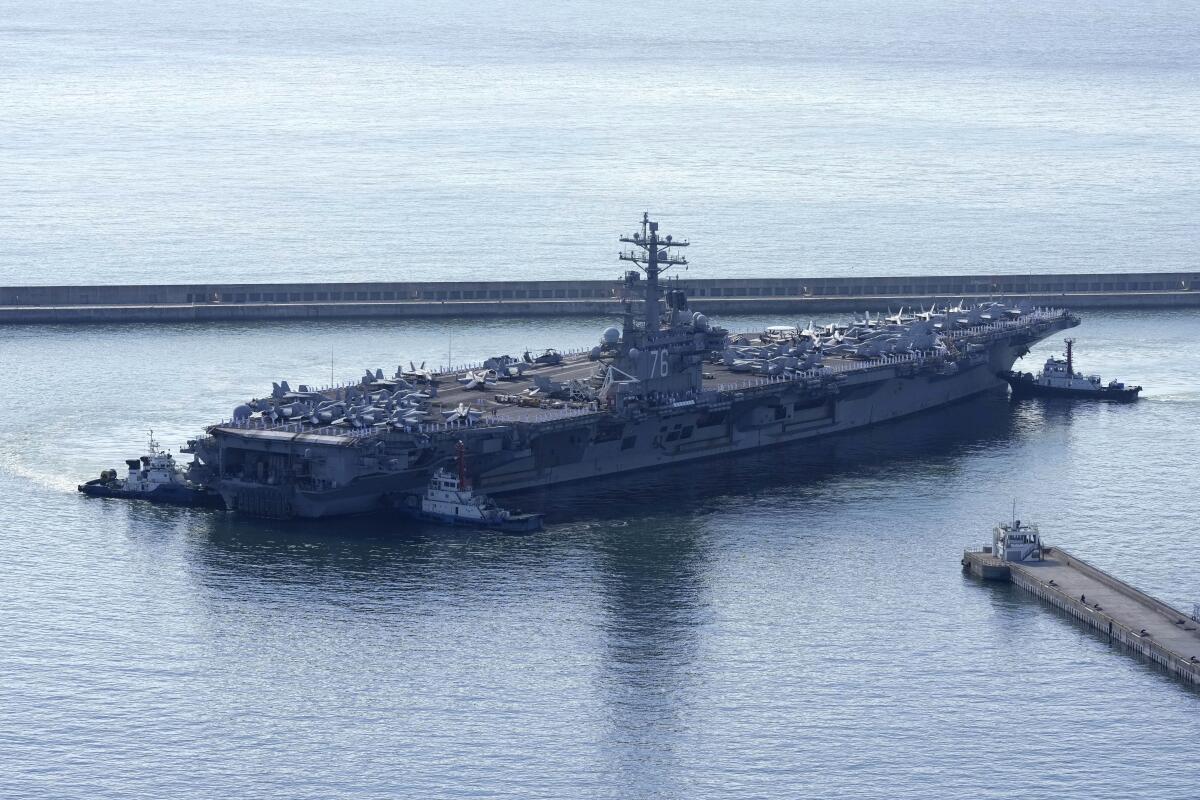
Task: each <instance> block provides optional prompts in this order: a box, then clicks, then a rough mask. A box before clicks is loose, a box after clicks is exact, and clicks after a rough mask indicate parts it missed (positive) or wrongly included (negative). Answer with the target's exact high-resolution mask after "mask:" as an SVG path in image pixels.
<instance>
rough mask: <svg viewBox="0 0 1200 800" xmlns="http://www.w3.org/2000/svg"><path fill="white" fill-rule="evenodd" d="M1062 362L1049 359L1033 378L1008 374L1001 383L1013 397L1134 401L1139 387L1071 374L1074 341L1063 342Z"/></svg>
mask: <svg viewBox="0 0 1200 800" xmlns="http://www.w3.org/2000/svg"><path fill="white" fill-rule="evenodd" d="M1066 344H1067V353H1066V356H1067V357H1066V358H1058V357H1056V356H1051V357H1050V358H1048V359H1046V365H1045V366H1044V367H1042V371H1041V373H1039V374H1038V375H1037V376H1036V377H1035V376H1034V375H1033V374H1032V373H1029V372H1015V371H1013V372H1009V373H1007V374H1006V375H1005V380H1007V381H1008V384H1009V386H1011V387H1012V391H1013V397H1079V398H1084V399H1092V400H1119V401H1123V402H1128V401H1131V400H1136V399H1137V397H1138V393H1140V392H1141V391H1142V387H1141V386H1126V385H1125V384H1123V383H1121V382H1120V381H1109V382H1108V384H1107V385H1105V384H1103V383H1101V382H1100V376H1099V375H1086V376H1085V375H1083V374H1082V373H1080V372H1076V371H1075V357H1074V352H1073V349H1072V348H1073V347H1074V345H1075V340H1074V339H1067V340H1066Z"/></svg>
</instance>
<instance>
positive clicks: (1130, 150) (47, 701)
mask: <svg viewBox="0 0 1200 800" xmlns="http://www.w3.org/2000/svg"><path fill="white" fill-rule="evenodd" d="M1198 20H1200V15H1198V14H1197V12H1196V11H1195V9H1194V8H1191V7H1189V6H1187V5H1180V4H1167V3H1141V4H1117V3H1110V2H1104V1H1103V0H1102V1H1101V2H1094V3H1055V4H1041V5H1036V4H1035V5H1031V4H1029V3H991V4H987V5H986V6H973V5H968V4H951V3H946V4H939V3H918V2H904V3H899V4H885V3H865V2H864V3H833V2H816V3H807V4H804V5H803V6H802V7H797V6H795V5H794V4H788V3H767V2H761V3H743V4H740V5H737V6H736V7H735V6H731V5H729V4H694V5H693V6H692V7H690V8H689V9H687V10H680V9H678V8H674V7H672V6H671V5H669V4H665V3H653V2H652V3H648V4H647V3H641V4H637V5H636V6H634V5H627V4H619V3H571V4H560V5H554V4H545V3H531V4H526V5H519V4H516V5H514V4H505V5H502V6H500V5H498V6H495V7H494V8H486V7H485V8H481V7H479V6H478V5H473V4H464V3H447V4H440V5H435V6H429V5H419V6H418V5H406V4H401V3H382V2H378V3H372V2H366V1H365V0H359V1H358V2H348V3H342V4H337V5H334V4H327V5H326V4H319V3H311V2H309V3H305V2H290V3H274V4H272V3H259V4H254V5H253V7H248V5H247V4H234V3H208V4H202V5H196V4H185V3H181V2H161V3H157V4H153V5H151V4H141V3H122V2H98V3H65V2H47V3H36V4H34V3H15V2H7V3H6V2H3V0H0V283H3V284H21V283H71V282H109V281H128V282H159V281H185V280H187V281H191V280H210V279H211V280H274V279H283V278H287V279H346V280H350V279H390V278H406V277H422V278H434V277H441V278H472V277H509V276H514V275H522V276H529V277H558V276H578V277H603V276H605V275H608V274H611V273H615V272H616V271H617V263H616V262H615V260H613V259H614V252H613V251H614V242H613V237H614V236H615V235H616V234H617V233H619V232H621V231H623V230H625V229H627V228H628V227H629V226H630V225H631V224H632V223H633V222H634V221H635V220H636V218H637V216H638V215H639V214H640V212H641V211H642V210H643V209H651V210H653V211H655V212H657V213H659V214H660V215H661V216H662V217H663V219H664V222H666V223H667V225H668V227H669V228H670V229H671V230H672V231H674V232H676V233H679V234H686V235H690V236H691V237H692V238H693V240H694V241H695V242H696V246H695V247H693V248H692V249H693V251H694V253H691V254H690V255H692V256H694V267H693V273H692V274H697V275H703V276H709V277H719V276H726V275H731V274H738V273H745V274H751V275H787V274H796V273H801V274H848V273H855V274H862V273H877V274H887V273H893V274H895V273H923V272H991V271H997V272H1003V271H1013V272H1020V271H1035V270H1055V271H1071V270H1077V271H1085V270H1086V271H1093V270H1095V271H1104V270H1124V269H1156V270H1168V269H1188V268H1193V267H1194V257H1195V251H1196V242H1197V233H1198V232H1200V231H1198V228H1197V226H1198V223H1197V219H1198V218H1200V215H1198V214H1197V211H1198V210H1200V208H1198V206H1200V203H1198V201H1197V193H1196V190H1195V187H1196V186H1197V185H1200V181H1198V180H1197V178H1200V174H1198V172H1200V168H1198V167H1197V164H1198V163H1200V162H1198V160H1197V154H1198V148H1197V145H1198V143H1200V134H1198V133H1197V131H1200V125H1198V124H1197V123H1198V122H1200V119H1198V114H1200V112H1198V111H1197V109H1200V102H1198V101H1200V97H1198V94H1200V83H1198V82H1197V81H1196V74H1197V65H1198V61H1200V53H1198V49H1200V44H1198V43H1200V36H1198V35H1197V34H1200V31H1198V30H1197V28H1198V27H1200V25H1198ZM748 235H754V236H761V237H763V241H761V242H755V241H751V240H750V239H749V238H748ZM723 321H724V322H726V323H727V324H728V325H729V326H730V327H732V328H734V329H753V328H758V327H761V326H762V325H764V324H767V323H768V322H779V321H787V320H775V319H771V320H766V319H741V320H723ZM606 324H607V320H603V319H573V320H560V321H549V320H535V321H520V320H488V321H480V320H471V321H468V320H462V321H437V322H434V321H427V322H412V321H405V322H400V321H396V322H372V323H369V324H368V323H357V322H338V323H320V324H273V325H255V326H245V327H241V326H234V325H211V326H175V327H166V326H155V325H143V326H111V327H89V328H67V327H62V328H59V327H26V328H8V329H2V330H0V398H3V403H2V407H3V416H4V423H3V427H2V428H0V519H2V520H3V522H4V525H3V529H4V536H3V537H0V565H2V566H3V574H4V577H3V581H2V583H0V620H2V621H3V624H0V797H4V798H10V797H11V798H43V797H71V798H74V797H79V798H83V797H86V798H118V797H120V798H124V797H183V796H187V797H203V798H227V797H255V798H294V797H297V796H314V797H347V798H363V797H513V798H528V797H547V798H551V797H554V798H558V797H594V798H631V797H638V798H641V797H647V798H651V797H661V798H675V797H745V798H756V797H776V796H780V797H829V796H839V797H847V798H849V797H864V798H875V797H904V798H928V797H947V798H960V797H976V796H977V797H1013V796H1020V797H1027V798H1043V797H1044V798H1055V800H1060V799H1061V798H1095V797H1145V798H1161V797H1189V796H1192V795H1194V794H1195V791H1196V786H1197V785H1200V766H1198V764H1200V758H1198V756H1200V747H1198V746H1197V744H1196V742H1197V741H1198V734H1200V721H1198V720H1200V717H1198V710H1200V705H1198V704H1200V695H1198V694H1197V693H1196V692H1195V691H1193V690H1190V689H1187V688H1184V687H1183V686H1181V685H1180V684H1178V683H1177V682H1175V681H1173V680H1171V679H1170V678H1168V677H1166V676H1165V675H1163V674H1162V673H1161V672H1160V671H1159V670H1158V669H1157V668H1155V667H1153V666H1151V665H1148V664H1146V663H1144V662H1143V661H1141V660H1139V659H1138V658H1136V657H1133V656H1130V655H1128V654H1125V653H1122V652H1119V651H1117V650H1114V649H1113V648H1111V647H1110V646H1109V645H1108V644H1107V643H1106V642H1105V641H1104V640H1102V639H1100V638H1099V637H1097V636H1095V635H1093V634H1092V633H1091V632H1090V631H1088V630H1086V629H1084V628H1082V627H1080V626H1079V625H1077V624H1075V623H1074V622H1073V621H1071V620H1070V619H1068V618H1066V617H1064V616H1063V615H1062V614H1060V613H1058V612H1056V611H1054V610H1053V609H1050V608H1049V607H1046V606H1044V605H1041V604H1039V603H1038V602H1037V601H1034V600H1032V599H1030V598H1028V597H1026V596H1024V595H1022V594H1020V593H1018V592H1014V591H1011V590H1009V589H1007V588H1005V587H988V586H983V585H980V584H978V583H976V582H974V581H972V580H969V579H965V578H964V577H963V576H962V575H961V572H960V568H959V564H958V558H959V554H960V552H961V549H962V548H963V547H964V546H966V545H973V544H980V543H982V542H983V541H984V540H985V539H986V538H987V537H988V536H989V531H990V528H991V525H992V524H993V523H994V522H995V521H996V520H997V519H1000V518H1004V517H1006V516H1007V514H1008V513H1009V510H1010V507H1011V503H1012V501H1013V499H1014V498H1017V499H1018V500H1019V503H1020V514H1021V516H1022V517H1024V518H1026V519H1037V520H1040V521H1041V523H1042V524H1043V527H1044V530H1045V532H1046V536H1047V538H1048V539H1049V540H1050V541H1051V542H1053V543H1058V544H1062V545H1064V546H1067V547H1069V548H1071V549H1073V550H1076V551H1078V552H1079V553H1081V554H1084V555H1085V556H1086V557H1088V558H1090V559H1092V560H1094V561H1095V562H1096V563H1098V564H1100V565H1102V566H1104V567H1107V568H1111V569H1113V570H1114V571H1116V572H1117V573H1118V574H1120V575H1121V576H1123V577H1125V578H1127V579H1128V580H1130V581H1131V582H1133V583H1134V584H1136V585H1138V586H1140V587H1142V588H1144V589H1146V590H1148V591H1150V592H1152V593H1154V594H1156V595H1158V596H1161V597H1163V598H1164V599H1166V600H1168V601H1170V602H1172V603H1174V604H1176V605H1179V606H1181V607H1183V608H1190V607H1191V603H1193V602H1200V585H1198V582H1197V577H1196V576H1197V573H1196V568H1195V565H1196V564H1197V563H1198V562H1200V538H1198V537H1197V536H1195V535H1194V532H1193V529H1194V527H1195V520H1196V519H1197V517H1198V516H1200V498H1198V497H1197V495H1196V491H1195V490H1196V483H1197V482H1196V462H1195V454H1196V453H1197V452H1200V429H1198V428H1197V426H1196V424H1195V420H1196V418H1197V416H1198V414H1200V384H1198V383H1197V381H1196V375H1197V374H1200V356H1198V355H1197V351H1196V346H1195V342H1196V341H1197V340H1198V339H1200V314H1198V313H1195V312H1190V313H1189V312H1172V313H1167V312H1163V313H1153V314H1145V313H1142V314H1134V313H1112V312H1108V313H1092V314H1088V315H1087V317H1086V321H1085V323H1084V325H1083V326H1082V327H1081V328H1079V329H1078V331H1077V332H1076V333H1077V336H1078V338H1079V340H1080V344H1079V351H1078V352H1079V359H1080V362H1081V365H1082V367H1083V368H1084V369H1087V370H1094V371H1097V372H1100V373H1101V374H1102V375H1104V376H1105V377H1106V378H1107V377H1109V376H1116V377H1121V378H1124V379H1126V380H1130V381H1134V382H1139V383H1142V384H1143V385H1145V386H1146V387H1147V391H1146V396H1145V398H1144V399H1143V400H1142V401H1141V402H1139V403H1138V404H1137V405H1135V406H1115V405H1101V406H1082V405H1081V406H1070V405H1063V404H1056V403H1041V402H1033V403H1022V404H1018V405H1012V404H1010V403H1009V402H1008V401H1007V400H1006V399H1005V398H1002V397H996V398H984V399H980V400H977V401H973V402H970V403H966V404H962V405H959V406H955V407H953V408H950V409H946V410H944V411H941V412H938V413H937V414H933V415H929V416H927V417H922V418H916V419H912V420H908V421H904V422H901V423H897V424H894V425H888V426H885V427H881V428H878V429H876V430H873V431H871V432H866V433H859V434H854V435H849V436H845V437H838V438H835V439H830V440H827V441H823V442H818V443H811V444H805V445H799V446H794V447H786V448H781V449H777V450H772V451H769V452H764V453H758V454H753V455H750V456H746V457H741V458H737V459H729V460H721V461H718V462H714V463H705V464H695V465H690V466H686V467H682V468H679V469H676V470H671V471H668V472H665V473H662V474H650V475H637V476H633V477H629V478H623V479H615V480H611V481H605V482H602V483H599V484H597V485H594V486H587V487H582V488H577V487H573V488H566V489H562V490H559V491H555V492H553V493H529V494H526V495H524V496H522V497H520V498H519V503H520V504H521V505H523V506H526V507H530V508H536V509H540V510H544V511H545V512H546V513H547V519H548V522H549V524H548V528H547V530H546V531H545V532H543V533H541V534H537V535H534V536H529V537H502V536H492V535H469V534H463V533H454V532H446V531H444V530H439V529H433V528H424V527H420V526H414V525H412V524H408V523H404V522H401V521H398V520H395V519H390V518H376V517H361V518H351V519H345V520H339V521H335V522H326V523H321V524H313V523H309V524H302V523H294V524H282V523H268V522H260V521H253V520H243V519H235V518H231V517H228V516H226V515H224V514H218V513H210V512H201V511H191V510H186V509H170V508H162V507H154V506H149V505H144V504H138V503H132V504H130V503H121V502H108V501H98V500H89V499H86V498H83V497H81V496H79V495H78V494H77V493H76V492H75V491H74V487H75V484H76V483H79V482H81V481H82V480H84V479H86V478H88V477H91V476H92V475H94V474H96V473H98V471H99V470H100V469H102V468H106V467H119V466H120V465H121V463H122V459H124V458H126V457H129V456H131V455H136V454H137V453H138V452H140V449H141V446H142V442H143V441H144V439H145V436H146V434H145V430H146V429H147V428H150V427H153V428H154V431H155V435H156V436H157V437H158V438H159V439H160V441H162V443H163V444H164V445H166V446H170V447H177V446H179V445H180V444H182V443H183V442H184V441H185V440H186V439H187V438H188V437H191V436H195V435H196V434H197V433H198V432H199V431H200V429H201V427H202V426H203V425H204V424H206V423H210V422H212V421H214V420H217V419H220V418H222V417H225V416H228V414H229V412H230V411H231V409H232V407H233V406H234V405H235V404H236V403H238V402H240V401H242V400H244V399H246V398H248V397H252V396H259V395H261V394H263V393H264V391H265V390H266V389H267V388H268V387H269V385H270V381H272V380H278V379H281V378H286V379H288V380H290V381H291V382H292V383H293V384H296V383H301V382H308V383H320V382H324V381H326V380H328V379H329V377H330V376H331V375H333V376H335V377H337V378H339V379H341V378H347V377H351V376H354V375H358V374H360V373H361V371H362V369H363V368H364V367H368V366H370V367H383V368H385V369H387V370H389V371H390V370H391V369H392V368H394V366H395V365H396V364H398V363H401V362H407V361H408V360H409V359H410V358H411V359H414V360H417V361H421V360H428V361H430V362H432V363H443V362H444V361H445V360H446V359H447V357H448V351H449V350H450V348H451V337H453V360H454V361H467V360H476V359H480V358H483V357H486V356H489V355H493V354H495V353H496V352H501V351H509V352H516V351H519V350H520V349H522V348H524V347H545V346H550V345H554V346H559V347H572V346H583V345H590V344H591V343H593V342H594V341H595V337H596V336H597V335H598V332H599V331H600V330H601V329H602V328H603V327H604V326H605V325H606ZM1060 346H1061V345H1060V343H1058V342H1048V343H1046V344H1045V345H1043V346H1041V347H1039V348H1038V349H1037V350H1036V351H1035V352H1034V354H1033V355H1031V356H1030V359H1029V361H1028V362H1027V363H1032V364H1033V365H1034V366H1036V365H1038V364H1040V362H1041V360H1042V359H1044V358H1045V356H1046V355H1048V354H1049V353H1051V352H1053V351H1055V350H1057V349H1058V348H1059V347H1060Z"/></svg>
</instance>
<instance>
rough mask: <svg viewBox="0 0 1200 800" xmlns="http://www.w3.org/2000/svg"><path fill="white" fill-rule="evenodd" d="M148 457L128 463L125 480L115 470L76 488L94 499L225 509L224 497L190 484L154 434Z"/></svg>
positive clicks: (105, 471)
mask: <svg viewBox="0 0 1200 800" xmlns="http://www.w3.org/2000/svg"><path fill="white" fill-rule="evenodd" d="M146 449H147V453H146V455H144V456H141V457H140V458H130V459H126V461H125V466H126V468H127V471H126V474H125V477H124V478H121V477H118V476H117V471H116V470H115V469H106V470H103V471H102V472H101V473H100V477H99V478H93V479H92V480H90V481H88V482H87V483H83V484H80V485H79V486H78V487H76V488H77V489H78V490H79V491H80V492H82V493H83V494H86V495H90V496H92V497H118V498H121V499H125V500H149V501H151V502H153V503H168V504H170V505H178V506H204V507H208V508H224V507H225V503H224V501H223V500H222V499H221V495H219V494H217V493H216V492H214V491H212V490H210V489H206V488H204V487H203V486H198V485H196V484H194V483H192V482H191V481H190V480H188V477H187V474H186V472H185V471H184V470H183V469H182V468H180V467H179V465H178V464H176V463H175V457H174V456H173V455H171V454H170V453H169V452H167V451H166V450H161V449H159V446H158V442H156V441H155V440H154V431H150V443H149V445H148V446H147V448H146Z"/></svg>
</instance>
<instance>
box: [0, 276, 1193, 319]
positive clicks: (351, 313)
mask: <svg viewBox="0 0 1200 800" xmlns="http://www.w3.org/2000/svg"><path fill="white" fill-rule="evenodd" d="M681 285H682V286H683V287H684V288H686V289H687V291H688V293H689V295H690V296H691V298H692V302H693V305H695V306H696V308H698V309H700V310H703V311H705V312H707V313H710V314H751V313H781V314H807V313H811V314H820V313H824V312H836V311H842V310H855V311H883V310H886V309H888V308H891V309H892V310H895V309H897V308H898V307H899V306H902V305H909V306H913V305H921V304H924V305H928V304H930V303H932V302H935V301H938V300H943V301H944V300H958V299H960V298H962V299H966V300H979V299H986V298H992V297H1005V298H1008V299H1021V300H1028V301H1030V302H1032V303H1034V304H1038V305H1055V306H1069V307H1072V308H1164V307H1189V306H1190V307H1196V306H1200V272H1196V273H1179V272H1170V273H1163V272H1158V273H1109V274H1079V275H1070V274H1055V275H993V276H978V275H970V276H961V275H960V276H912V277H874V278H870V277H861V278H860V277H848V278H738V279H698V280H690V279H689V280H686V281H682V282H681ZM617 287H618V283H617V282H616V281H615V280H614V281H574V280H570V281H474V282H472V281H460V282H393V283H270V284H266V283H264V284H253V283H246V284H157V285H122V286H17V287H0V323H17V324H20V323H89V322H96V323H112V322H192V321H217V320H255V319H337V318H356V317H357V318H363V317H367V318H370V317H375V318H403V317H484V316H494V317H496V316H530V315H537V316H566V315H602V314H614V313H617V312H619V311H620V302H619V300H617V298H616V290H617Z"/></svg>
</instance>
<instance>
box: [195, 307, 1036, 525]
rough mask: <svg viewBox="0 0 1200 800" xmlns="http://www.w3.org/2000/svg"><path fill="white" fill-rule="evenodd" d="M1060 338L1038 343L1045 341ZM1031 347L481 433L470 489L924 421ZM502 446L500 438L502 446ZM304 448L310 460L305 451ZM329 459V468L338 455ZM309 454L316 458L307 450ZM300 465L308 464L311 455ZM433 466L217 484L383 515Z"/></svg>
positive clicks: (538, 483)
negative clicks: (336, 480)
mask: <svg viewBox="0 0 1200 800" xmlns="http://www.w3.org/2000/svg"><path fill="white" fill-rule="evenodd" d="M1059 327H1060V326H1053V327H1051V328H1049V329H1047V330H1044V331H1042V332H1040V335H1039V336H1037V338H1043V337H1044V336H1046V335H1049V334H1050V333H1051V332H1053V331H1054V330H1058V329H1059ZM1029 343H1030V339H1029V338H1028V337H1026V338H1023V339H1018V340H1014V341H1008V340H1002V341H997V342H994V343H992V344H991V345H990V346H989V348H988V349H987V351H986V352H984V353H980V354H978V355H977V356H976V357H975V358H974V359H973V360H971V361H970V363H969V364H967V363H966V362H963V363H962V364H960V365H959V366H960V368H959V369H958V370H957V371H952V372H950V373H948V374H946V373H936V372H930V371H922V370H917V369H913V365H912V364H911V363H910V364H896V365H893V366H888V367H884V368H882V369H877V370H871V371H861V372H849V373H847V374H846V376H845V379H844V380H843V381H842V382H840V383H839V384H838V387H837V390H836V392H833V393H828V394H817V395H813V394H812V393H806V392H805V391H804V390H803V387H800V386H797V385H795V384H794V383H790V382H786V381H783V382H766V381H761V382H760V381H754V380H753V379H752V380H751V381H749V383H751V384H756V385H750V386H747V387H746V388H745V389H744V390H733V391H727V392H724V393H723V394H722V395H721V399H720V401H718V402H715V403H708V404H706V405H704V406H692V407H685V408H679V409H667V410H657V411H653V412H647V413H646V414H645V415H644V416H642V417H641V418H640V419H638V418H632V419H616V418H608V419H604V418H603V417H604V416H605V415H588V416H583V417H580V418H579V419H578V420H571V421H565V422H564V423H561V424H557V425H555V426H554V427H553V428H552V429H550V428H547V429H545V430H540V429H539V430H538V431H537V432H535V433H533V434H532V435H531V437H530V438H529V440H528V441H524V442H516V443H514V442H513V440H512V439H511V437H508V436H507V433H506V431H507V429H504V428H497V429H493V430H491V431H488V430H482V431H480V430H476V431H472V432H471V435H472V437H473V439H474V441H476V442H477V443H479V442H485V443H486V442H488V441H489V439H490V444H491V446H490V447H489V446H481V447H479V448H478V449H479V453H478V454H477V455H475V456H473V466H474V469H475V471H476V477H475V480H476V485H477V486H478V487H479V488H480V489H481V490H483V491H486V492H488V493H489V494H500V493H504V492H514V491H520V490H527V489H531V488H540V487H547V486H552V485H554V484H560V483H566V482H571V481H582V480H588V479H593V480H594V479H597V478H601V477H604V476H606V475H616V474H620V473H626V472H631V471H634V470H641V469H649V468H654V467H658V468H662V467H666V466H669V465H672V464H679V463H686V462H691V461H698V460H701V459H708V458H715V457H719V456H723V455H728V454H732V453H738V452H743V451H749V450H755V449H760V448H765V447H772V446H776V445H782V444H786V443H791V442H798V441H803V440H810V439H815V438H819V437H824V436H830V435H833V434H837V433H842V432H845V431H850V430H855V429H859V428H863V427H866V426H870V425H874V424H877V423H882V422H887V421H890V420H895V419H899V418H901V417H906V416H909V415H912V414H919V413H921V412H925V411H929V410H932V409H937V408H939V407H943V406H945V405H948V404H950V403H955V402H958V401H961V400H964V399H966V398H969V397H972V396H975V395H978V394H981V393H985V392H989V391H1001V390H1003V388H1004V387H1005V385H1006V384H1005V381H1004V379H1003V378H1002V377H1001V376H1002V375H1004V374H1005V373H1007V372H1008V370H1010V369H1011V368H1012V365H1013V363H1014V362H1015V361H1016V359H1017V357H1018V356H1019V355H1020V354H1021V353H1023V352H1024V349H1025V347H1027V346H1028V344H1029ZM506 437H507V438H506ZM303 447H306V448H310V447H311V446H310V445H304V446H303ZM335 450H336V449H335V448H330V449H329V454H330V457H335V456H337V455H338V454H339V452H346V451H345V450H344V449H342V450H341V451H337V452H335ZM304 452H305V453H306V454H307V453H311V452H312V450H311V449H305V451H304ZM306 458H307V455H306ZM431 467H432V465H430V464H421V465H416V466H414V467H413V468H411V469H405V470H400V471H389V472H383V471H376V472H371V471H365V472H360V473H359V474H357V475H355V476H354V477H353V478H352V479H351V480H347V481H344V482H343V483H342V485H340V486H336V487H320V488H318V489H307V488H305V487H303V486H301V485H300V484H299V483H293V482H282V483H280V484H279V485H272V486H265V485H263V484H261V483H254V482H245V481H241V480H229V479H226V480H222V481H221V482H220V484H219V486H218V489H219V490H220V492H221V494H222V495H223V496H224V497H225V500H226V503H227V505H228V507H229V508H231V509H235V510H238V511H241V512H244V513H248V514H251V515H257V516H270V517H293V516H295V517H326V516H336V515H344V514H353V513H363V512H371V511H380V510H384V509H388V508H393V507H395V505H396V503H397V501H398V500H399V498H401V497H402V496H403V495H405V494H407V493H411V492H417V491H420V490H422V488H423V487H424V485H425V483H426V481H427V480H428V475H429V473H430V469H431Z"/></svg>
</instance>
